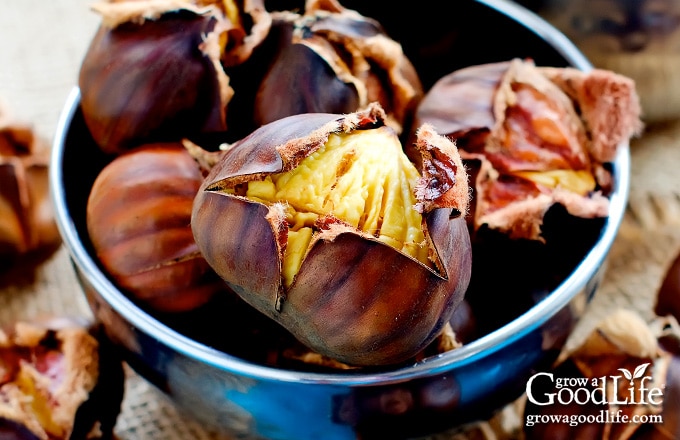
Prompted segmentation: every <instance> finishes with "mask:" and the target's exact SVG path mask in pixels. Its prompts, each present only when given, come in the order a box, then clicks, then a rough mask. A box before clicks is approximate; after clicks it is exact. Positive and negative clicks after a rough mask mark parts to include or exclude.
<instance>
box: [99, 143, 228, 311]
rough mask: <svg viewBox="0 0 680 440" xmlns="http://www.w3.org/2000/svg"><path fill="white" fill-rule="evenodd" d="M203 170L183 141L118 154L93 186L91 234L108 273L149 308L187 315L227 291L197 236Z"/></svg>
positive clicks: (150, 145)
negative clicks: (196, 202)
mask: <svg viewBox="0 0 680 440" xmlns="http://www.w3.org/2000/svg"><path fill="white" fill-rule="evenodd" d="M202 181H203V174H202V170H201V169H200V167H199V165H198V164H197V163H196V161H195V160H194V158H193V157H192V156H191V155H190V154H189V152H188V151H187V150H186V149H185V148H184V147H183V146H182V144H181V143H179V142H169V143H155V144H146V145H143V146H140V147H137V148H134V149H131V150H129V151H127V152H125V153H122V154H121V155H119V156H116V157H115V158H114V159H113V160H112V161H111V162H110V163H108V164H107V165H106V166H105V167H104V168H103V169H102V170H101V172H100V173H99V174H98V175H97V178H96V180H95V182H94V184H93V185H92V189H91V191H90V195H89V197H88V202H87V229H88V233H89V236H90V239H91V240H92V246H93V247H94V251H95V253H96V254H97V257H98V259H99V262H100V264H101V265H102V267H103V269H104V270H105V271H106V272H107V273H108V274H109V275H110V276H111V277H112V279H113V280H115V282H116V284H117V285H118V286H119V287H120V289H122V290H123V291H125V292H126V293H127V294H128V295H130V296H131V297H132V298H134V299H135V301H137V302H139V303H140V304H141V305H142V306H144V307H146V308H148V309H150V310H155V311H158V312H173V313H176V312H181V311H188V310H191V309H194V308H196V307H199V306H202V305H203V304H205V303H206V302H207V301H208V300H209V299H210V298H211V297H212V296H213V295H214V294H216V293H217V292H219V291H220V290H226V286H225V285H224V283H222V282H221V280H220V279H219V278H218V277H217V276H216V275H215V274H214V272H213V270H212V269H211V268H210V266H208V264H207V263H206V261H205V259H204V258H203V257H202V255H201V253H200V252H199V250H198V248H197V247H196V243H195V242H194V237H193V235H192V233H191V227H190V217H191V208H192V203H193V199H194V197H195V195H196V192H197V191H198V188H199V187H200V185H201V182H202Z"/></svg>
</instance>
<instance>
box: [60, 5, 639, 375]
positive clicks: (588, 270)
mask: <svg viewBox="0 0 680 440" xmlns="http://www.w3.org/2000/svg"><path fill="white" fill-rule="evenodd" d="M475 1H477V2H479V3H482V4H485V5H486V6H488V7H490V8H493V9H496V10H497V11H498V12H500V13H502V14H505V15H508V16H509V18H511V19H513V20H515V21H517V22H518V23H519V24H521V25H524V26H526V27H528V28H529V29H530V30H532V31H533V32H534V33H536V34H537V35H538V36H539V37H541V38H542V39H543V40H545V41H546V42H547V43H549V44H550V45H551V46H552V47H553V48H554V49H555V50H556V51H558V52H559V53H560V54H561V55H562V56H563V57H564V58H565V59H566V60H567V61H568V62H569V63H570V64H571V65H572V66H574V67H576V68H578V69H580V70H584V71H588V70H590V69H592V65H591V64H590V62H589V61H588V60H587V59H586V58H585V56H584V55H583V54H582V53H581V52H580V51H579V50H578V49H577V48H576V46H575V45H574V44H573V43H572V42H571V41H570V40H568V39H567V38H566V37H565V36H564V35H563V34H562V33H561V32H560V31H558V30H557V29H556V28H554V27H553V26H552V25H550V24H549V23H547V22H546V21H544V20H543V19H542V18H540V17H539V16H537V15H536V14H534V13H533V12H531V11H529V10H528V9H526V8H524V7H522V6H520V5H518V4H516V3H512V2H510V1H509V0H475ZM79 103H80V90H79V88H78V87H77V86H76V87H73V89H72V90H71V92H70V94H69V95H68V97H67V99H66V102H65V104H64V107H63V109H62V113H61V115H60V117H59V120H58V124H57V129H56V132H55V137H54V141H53V145H52V152H51V166H50V170H49V180H50V196H51V199H52V202H53V205H54V209H55V217H56V222H57V227H58V229H59V231H60V233H61V235H62V238H63V242H64V245H65V247H66V248H67V250H68V252H69V255H70V258H71V260H72V262H73V263H74V264H75V266H76V268H77V269H78V270H79V271H80V272H82V276H84V277H85V279H87V280H88V282H89V283H91V284H92V285H93V286H96V288H97V292H98V294H99V295H101V296H102V297H103V298H104V299H105V300H106V301H107V303H108V304H109V305H110V306H111V307H112V308H113V309H114V310H115V311H116V312H117V313H119V314H120V315H121V316H122V317H124V319H126V320H127V321H128V322H129V323H131V324H132V325H134V326H135V327H136V328H137V329H139V330H140V331H141V332H143V333H145V334H146V335H148V336H150V337H152V338H155V339H156V340H157V341H159V342H161V343H162V344H164V345H166V346H167V347H169V348H171V349H172V350H174V351H176V352H178V353H181V354H183V355H184V356H187V357H189V358H191V359H194V360H196V361H199V362H204V363H208V364H210V365H211V366H213V367H215V368H218V369H220V370H224V371H227V372H230V373H232V374H239V375H243V376H248V377H253V378H258V379H261V380H270V381H283V382H296V383H312V384H327V385H341V386H366V385H375V384H381V385H385V384H389V383H397V382H404V381H408V380H412V379H417V378H424V377H429V376H433V375H435V374H438V373H441V372H446V371H450V370H454V369H457V368H460V367H463V366H465V365H467V364H470V363H472V362H474V361H475V360H476V359H479V358H482V357H485V356H489V355H491V354H493V353H495V352H497V351H499V350H501V349H502V348H503V347H505V346H507V345H509V344H511V343H513V342H514V341H516V340H518V339H520V338H521V337H523V336H525V335H526V334H528V333H530V332H531V331H533V330H535V329H536V328H538V327H540V326H541V325H543V324H544V323H545V322H546V321H547V320H548V319H550V318H551V317H552V316H554V315H555V314H556V313H557V312H558V311H559V310H561V309H562V308H563V307H565V306H566V305H567V304H568V303H569V302H570V301H571V300H572V299H573V298H574V297H575V296H576V295H577V294H578V293H579V292H581V291H582V290H583V289H584V288H585V286H586V285H587V283H588V281H589V280H590V279H591V278H592V277H593V276H594V275H595V273H596V272H597V271H598V270H599V269H600V267H601V266H602V265H603V264H604V262H605V259H606V256H607V253H608V252H609V249H610V247H611V245H612V244H613V242H614V239H615V238H616V235H617V233H618V229H619V227H620V225H621V222H622V220H623V216H624V213H625V209H626V204H627V200H628V195H629V186H630V149H629V145H628V143H624V144H622V145H620V147H619V149H618V152H617V155H616V157H615V159H614V161H613V164H614V166H615V167H614V168H615V170H614V173H613V177H614V188H615V190H614V192H613V193H612V195H611V197H610V198H609V199H610V207H609V216H608V218H607V220H606V222H605V225H604V226H603V231H602V233H601V235H600V237H599V239H598V241H597V242H596V243H595V245H594V246H593V248H592V249H591V250H590V251H589V252H588V253H587V254H586V256H585V258H584V259H583V261H581V262H580V263H579V264H578V265H577V266H576V268H575V269H574V270H573V272H572V274H571V275H570V276H569V277H567V278H566V279H565V280H564V281H563V282H562V283H561V284H560V285H559V286H558V287H557V288H556V289H555V290H553V291H552V292H551V293H550V295H549V296H548V297H547V298H545V299H544V300H542V301H540V302H538V303H537V304H535V305H534V306H533V307H532V308H530V309H529V310H528V311H526V312H525V313H524V314H522V315H521V316H519V317H517V318H516V319H514V320H513V321H511V322H509V323H508V324H506V325H504V326H502V327H500V328H498V329H496V330H494V331H492V332H490V333H488V334H486V335H484V336H482V337H480V338H478V339H476V340H474V341H472V342H470V343H468V344H465V345H463V346H462V347H460V348H457V349H455V350H451V351H448V352H446V353H442V354H440V355H437V356H433V357H429V358H427V359H426V360H424V361H422V362H418V363H414V364H411V365H407V366H400V367H398V368H394V369H385V370H380V371H378V372H356V371H348V372H345V371H340V372H332V373H320V372H307V371H299V370H287V369H278V368H275V367H271V366H265V365H261V364H257V363H254V362H250V361H246V360H244V359H241V358H238V357H235V356H232V355H230V354H228V353H225V352H222V351H220V350H217V349H214V348H211V347H209V346H207V345H205V344H202V343H200V342H198V341H195V340H192V339H190V338H188V337H187V336H184V335H182V334H180V333H179V332H177V331H176V330H173V329H172V328H170V327H168V326H167V325H166V324H164V323H162V322H160V321H159V320H157V319H156V318H154V317H152V316H151V315H149V314H147V313H146V312H144V311H143V310H141V309H140V308H138V307H137V306H136V305H135V304H134V303H133V302H132V301H131V300H129V299H128V298H127V297H125V296H124V295H123V294H122V293H121V292H119V291H118V289H117V288H116V287H115V286H114V285H113V284H112V283H111V282H110V281H109V280H108V279H107V277H106V276H105V275H104V274H103V273H102V272H101V271H100V269H99V267H98V265H97V264H96V262H95V261H94V260H93V259H92V257H91V256H90V255H89V254H88V252H87V250H86V249H85V247H84V246H83V244H82V243H81V242H80V240H79V238H78V233H77V231H76V227H75V224H74V223H73V221H72V220H71V218H70V215H69V212H68V208H67V207H66V204H65V194H64V187H63V186H62V185H61V182H62V181H63V177H64V176H63V161H62V158H63V147H64V145H65V142H66V139H67V136H68V133H69V128H70V125H71V122H72V119H73V117H74V115H75V113H76V111H77V109H78V108H79Z"/></svg>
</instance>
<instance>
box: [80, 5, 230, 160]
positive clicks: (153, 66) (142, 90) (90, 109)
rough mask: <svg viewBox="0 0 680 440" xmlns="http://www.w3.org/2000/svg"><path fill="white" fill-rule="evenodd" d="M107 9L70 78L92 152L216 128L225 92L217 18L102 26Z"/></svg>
mask: <svg viewBox="0 0 680 440" xmlns="http://www.w3.org/2000/svg"><path fill="white" fill-rule="evenodd" d="M187 8H190V5H189V4H187ZM107 11H108V9H106V8H105V9H104V12H103V22H102V24H101V25H100V26H99V29H98V30H97V32H96V34H95V35H94V37H93V38H92V40H91V42H90V45H89V47H88V50H87V52H86V54H85V56H84V59H83V62H82V64H81V67H80V71H79V77H78V85H79V87H80V91H81V107H82V110H83V117H84V119H85V122H86V124H87V126H88V128H89V130H90V132H91V133H92V137H93V138H94V140H95V141H96V142H97V144H98V145H99V147H100V148H101V149H102V150H103V151H105V152H106V153H114V154H120V153H122V152H124V151H126V150H128V149H131V148H134V147H136V146H139V145H141V144H144V143H149V142H158V141H177V140H180V139H181V138H182V137H184V136H191V135H193V134H196V133H203V132H216V131H222V130H224V129H225V128H226V121H225V120H226V114H225V112H226V105H227V103H228V102H229V100H230V99H231V96H232V95H233V90H232V89H231V88H230V87H229V79H228V77H227V76H226V74H225V73H224V71H223V69H222V67H221V65H220V60H219V58H220V56H221V50H220V48H219V45H218V43H217V39H218V33H219V32H220V29H221V24H222V21H223V18H222V16H221V14H217V15H216V14H208V13H202V12H201V11H200V10H190V9H177V10H168V11H165V12H163V13H159V14H158V16H156V17H153V19H145V18H144V17H130V18H128V19H127V20H125V19H123V20H120V19H119V20H120V21H119V22H114V23H112V24H110V23H109V21H108V20H107V19H108V18H109V17H108V16H107V15H106V13H108V14H111V12H107Z"/></svg>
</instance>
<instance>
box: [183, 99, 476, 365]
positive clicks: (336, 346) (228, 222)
mask: <svg viewBox="0 0 680 440" xmlns="http://www.w3.org/2000/svg"><path fill="white" fill-rule="evenodd" d="M376 108H378V109H379V110H376ZM384 124H385V120H384V113H383V112H382V109H381V108H379V107H376V106H373V107H371V108H370V109H368V110H366V111H362V112H356V113H352V114H349V115H337V114H301V115H295V116H290V117H287V118H284V119H281V120H279V121H275V122H273V123H270V124H268V125H265V126H263V127H261V128H260V129H258V130H256V131H255V132H254V133H253V134H252V135H250V136H248V137H246V138H244V139H243V140H242V141H239V142H237V143H236V144H234V145H232V147H231V149H230V150H228V151H227V152H226V154H225V155H224V157H223V158H222V160H221V161H220V162H219V163H218V164H217V165H216V166H215V167H214V168H213V169H212V171H211V172H210V174H209V175H208V176H207V178H206V179H205V181H204V183H203V185H202V187H201V189H200V190H199V192H198V194H197V196H196V199H195V201H194V208H193V213H192V229H193V231H194V237H195V239H196V243H197V245H198V247H199V249H200V250H201V253H202V255H203V256H204V258H205V259H206V260H207V261H208V262H209V264H210V265H211V266H212V267H213V268H214V269H215V271H216V272H217V273H218V274H219V275H220V276H221V277H222V278H223V279H224V280H225V281H226V282H227V283H228V284H229V286H230V287H231V288H232V289H233V290H234V291H235V292H236V293H238V294H239V295H240V296H241V297H242V298H243V299H245V300H246V301H247V302H248V303H250V304H251V305H253V306H254V307H255V308H256V309H258V310H260V311H261V312H263V313H264V314H265V315H267V316H269V317H271V318H272V319H274V320H276V321H277V322H279V323H280V324H281V325H282V326H283V327H285V328H286V329H287V330H289V331H290V332H291V333H292V334H293V335H294V336H295V337H296V338H298V339H299V340H300V341H301V342H303V343H304V344H305V345H307V346H308V347H309V348H311V349H312V350H314V351H316V352H318V353H320V354H323V355H326V356H328V357H330V358H333V359H336V360H339V361H341V362H344V363H347V364H350V365H384V364H393V363H398V362H402V361H405V360H407V359H409V358H411V357H412V356H414V355H415V354H417V353H418V352H419V351H420V350H422V349H423V348H424V347H425V346H426V345H428V344H429V343H430V342H432V341H433V340H434V338H435V337H436V336H437V335H438V334H439V333H440V332H441V330H442V328H443V326H444V325H445V324H446V323H447V322H448V320H449V319H450V318H451V315H452V314H453V311H454V310H455V308H456V307H457V306H458V304H459V303H460V302H461V301H462V299H463V295H464V292H465V290H466V288H467V285H468V282H469V277H470V269H471V252H470V238H469V234H468V230H467V226H466V224H465V220H464V218H463V215H460V214H461V211H462V212H464V211H465V209H466V206H467V197H468V194H467V176H466V175H465V171H464V168H463V167H462V164H461V163H460V159H459V158H458V161H457V162H456V163H457V164H458V165H459V167H458V168H457V169H456V170H455V171H456V177H457V178H458V181H457V182H455V184H453V182H449V183H448V184H447V183H446V181H447V177H446V176H445V175H444V173H442V174H441V175H437V176H430V177H431V178H432V180H436V178H437V177H440V178H441V181H442V182H441V184H442V186H443V188H445V190H442V191H441V193H440V192H438V191H437V190H436V189H437V188H431V189H432V191H429V192H428V191H426V190H423V191H422V192H423V193H424V195H423V194H421V198H427V197H431V196H433V194H434V197H435V199H434V200H429V201H426V202H427V203H423V205H424V206H425V207H426V208H425V211H424V213H423V217H424V223H425V224H426V230H427V232H428V235H429V241H430V243H431V249H432V250H433V254H434V255H436V257H435V259H437V264H436V268H435V269H432V268H430V267H427V266H425V265H424V264H422V263H421V262H419V261H416V260H415V259H413V258H411V257H409V256H407V255H405V254H403V253H401V252H400V251H397V250H395V249H394V248H392V247H391V246H388V245H386V244H384V243H382V242H379V241H378V240H377V239H373V238H372V237H370V236H368V237H367V234H365V233H359V232H358V231H356V230H354V229H353V228H351V227H339V228H337V229H333V228H331V229H330V230H328V231H323V232H321V233H319V236H318V239H316V240H315V241H314V242H313V244H311V245H310V247H309V249H308V253H307V254H306V257H305V259H304V261H303V263H302V265H301V267H300V270H299V272H298V273H297V275H296V277H295V278H294V280H293V282H292V284H291V285H290V286H289V287H288V288H286V287H284V285H283V282H282V274H281V271H282V257H281V254H280V247H281V244H280V240H281V239H283V240H285V232H282V231H280V228H281V227H282V225H281V224H279V223H276V222H275V221H273V220H272V216H271V215H270V214H271V211H270V207H268V206H266V205H264V204H262V203H259V202H256V201H251V200H248V199H247V198H245V197H242V196H237V195H234V194H231V193H227V192H222V191H220V190H221V189H225V188H230V187H232V188H233V187H234V186H235V185H237V184H239V183H244V182H247V181H248V180H255V179H257V178H258V177H262V176H264V175H267V174H273V173H278V172H281V171H282V170H284V169H291V167H293V168H294V167H295V166H297V164H298V163H299V162H301V161H302V159H304V157H306V156H307V155H309V154H311V153H310V151H313V150H315V149H316V148H318V146H321V145H323V143H324V142H325V141H326V139H327V138H328V136H329V134H330V133H333V132H347V133H349V132H352V131H353V130H367V129H371V128H376V127H380V126H384ZM424 137H426V135H424ZM436 139H437V140H439V141H442V142H444V143H447V145H453V144H452V143H450V141H448V140H447V139H445V138H443V137H439V138H436ZM435 142H436V141H435ZM454 148H455V147H454ZM435 149H436V148H435ZM426 156H428V158H429V159H428V160H429V162H427V161H426V162H427V163H430V162H436V160H434V159H433V158H432V157H431V156H437V155H436V154H430V155H426ZM440 159H441V158H440ZM434 168H435V167H430V169H434ZM449 184H451V185H449ZM425 187H427V185H425ZM461 187H462V188H463V191H462V192H460V193H457V191H459V190H460V188H461ZM438 189H442V188H438ZM452 193H455V194H456V196H457V197H460V195H461V194H463V199H464V200H463V201H462V202H461V201H460V200H459V199H456V202H461V204H460V205H457V206H456V207H455V208H452V205H454V204H455V203H451V202H450V201H448V202H446V201H445V200H446V199H447V197H448V196H450V195H451V194H452ZM421 202H423V200H421ZM459 209H460V211H459ZM283 227H284V228H286V226H285V225H283ZM286 231H287V228H286Z"/></svg>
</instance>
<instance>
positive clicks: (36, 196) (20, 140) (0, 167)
mask: <svg viewBox="0 0 680 440" xmlns="http://www.w3.org/2000/svg"><path fill="white" fill-rule="evenodd" d="M3 110H4V109H2V108H0V266H5V264H3V263H4V262H5V261H8V262H10V263H11V262H14V261H16V260H17V259H18V258H19V257H21V256H24V255H26V254H29V253H32V252H35V251H39V250H43V249H44V250H53V249H56V247H57V246H58V245H59V244H60V243H61V238H60V236H59V232H58V230H57V225H56V223H55V220H54V211H53V209H52V204H51V201H50V198H49V191H48V175H47V174H48V166H49V145H48V144H47V142H46V141H45V140H44V139H42V138H41V137H40V136H38V135H37V134H36V133H35V132H34V130H33V129H32V128H31V127H30V126H28V125H25V124H22V123H18V122H15V121H13V120H12V119H11V118H10V117H9V116H7V114H6V113H4V111H3Z"/></svg>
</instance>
